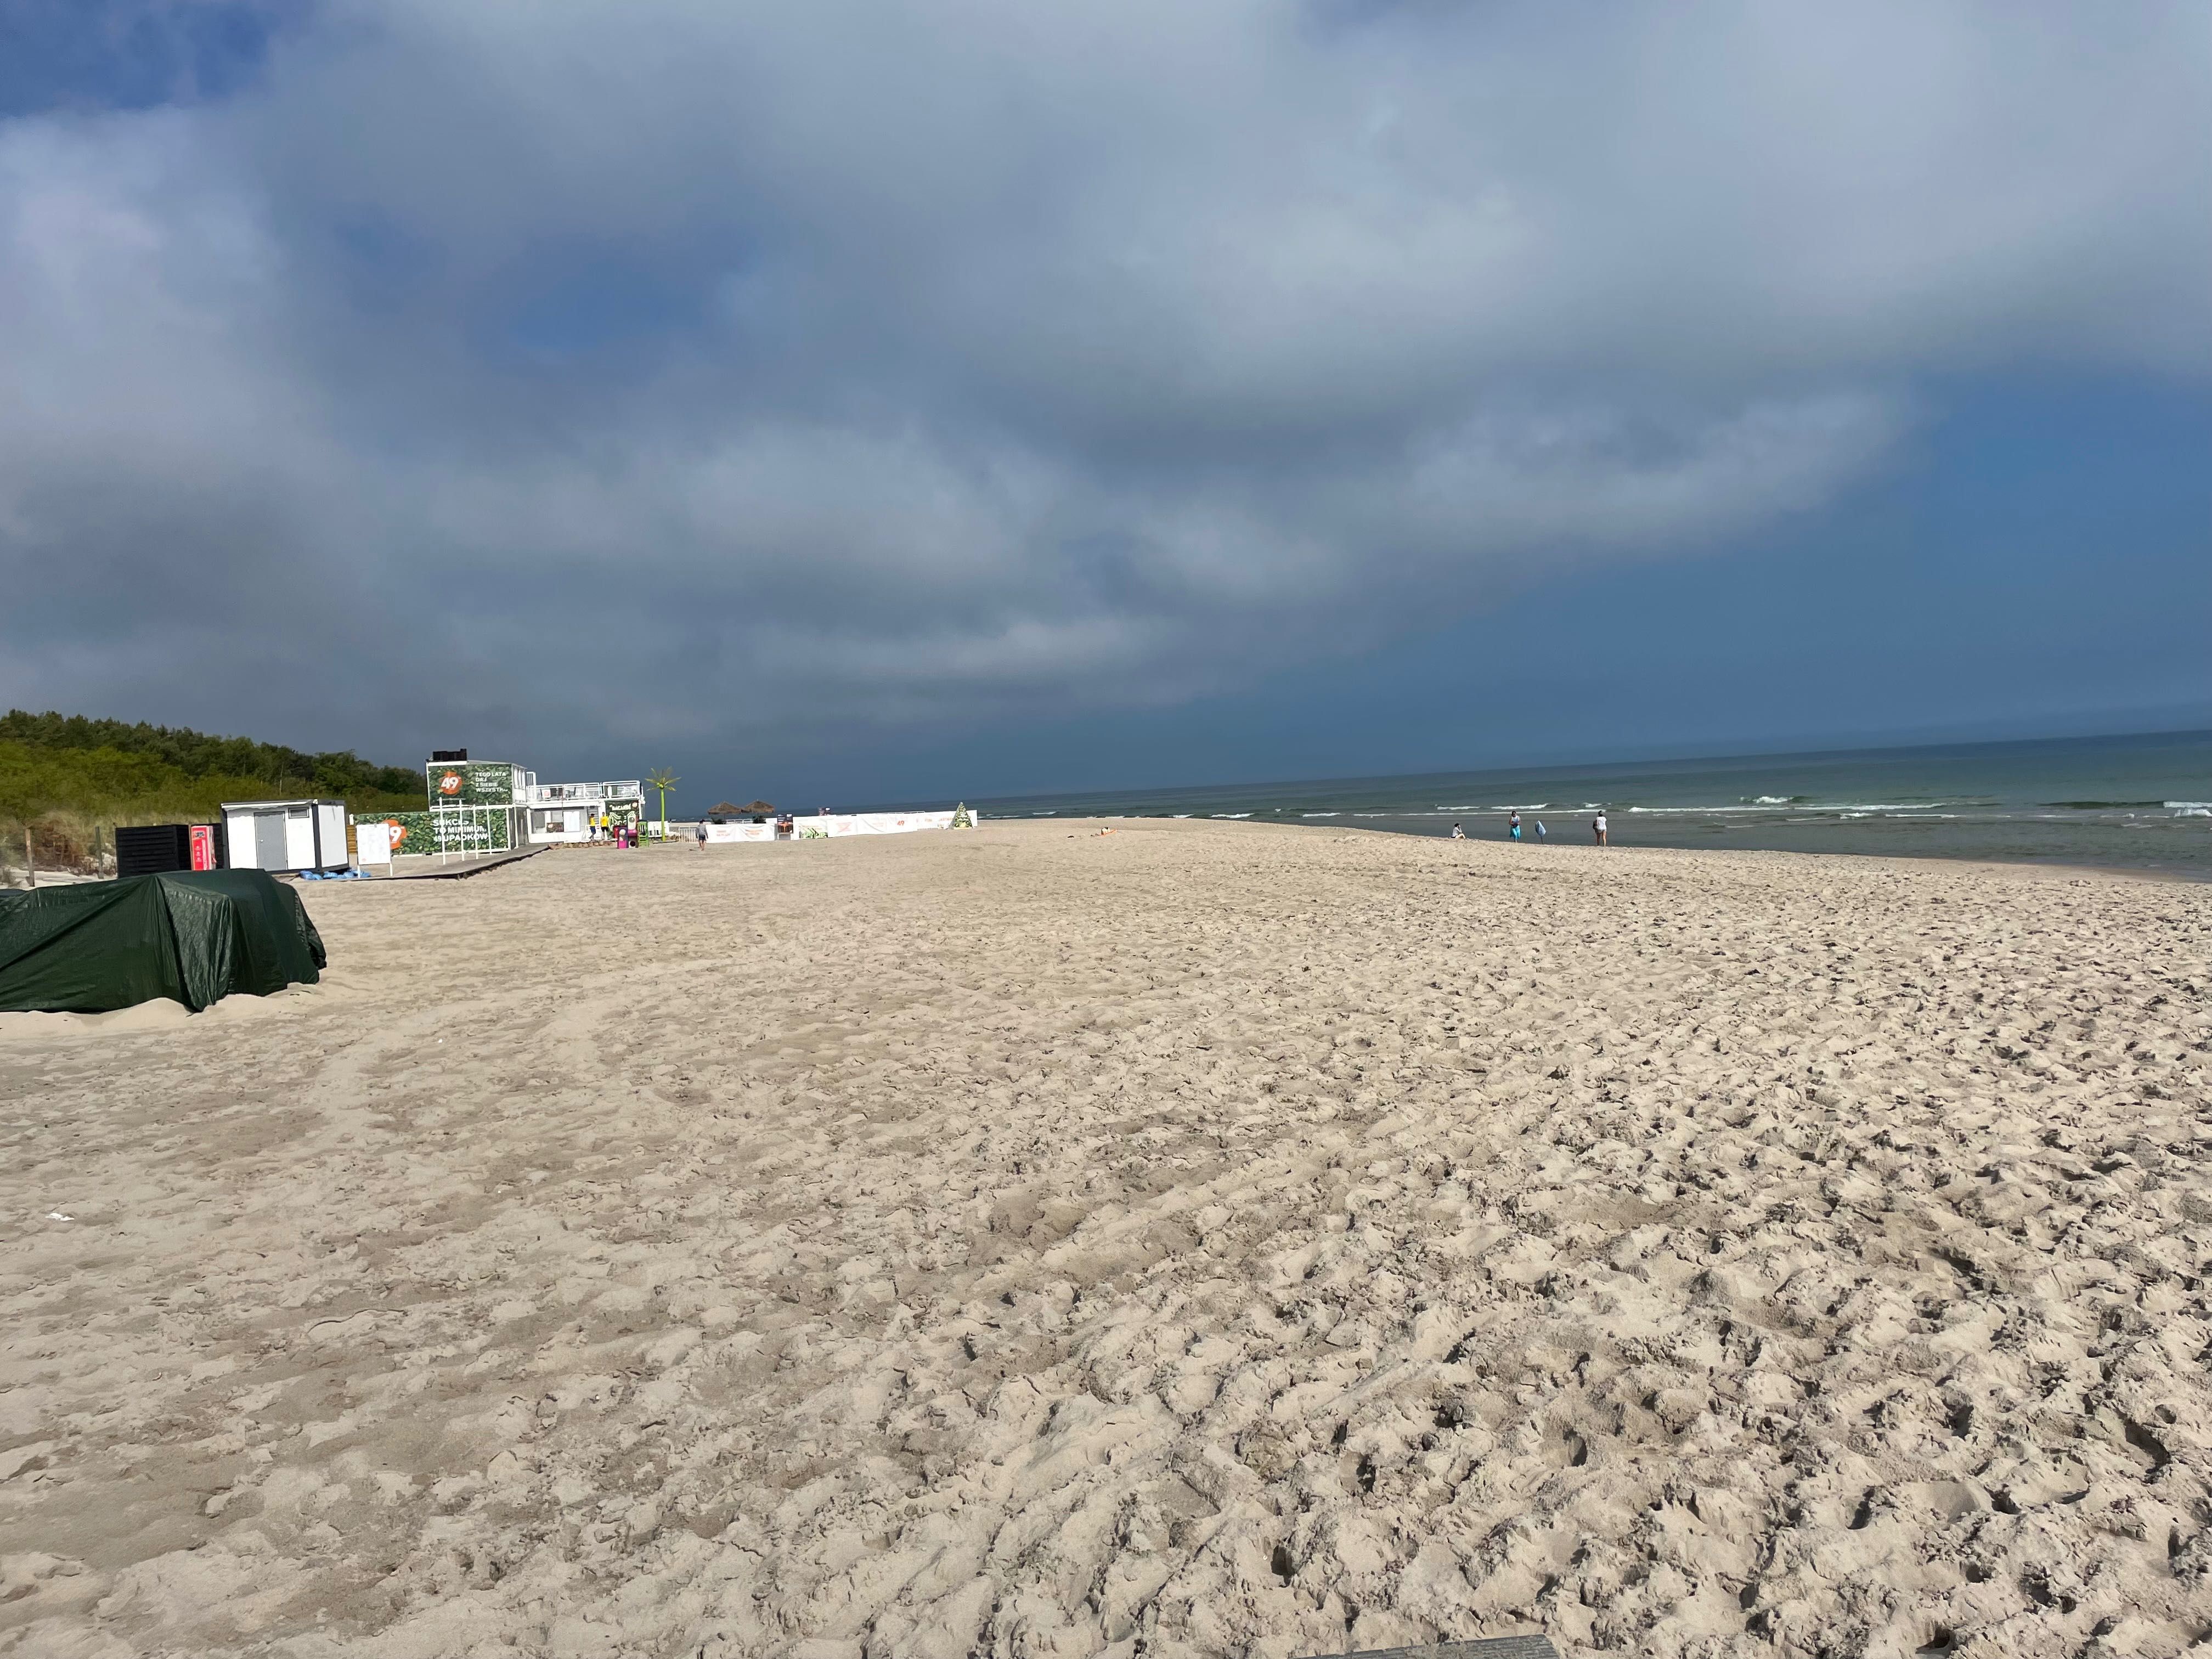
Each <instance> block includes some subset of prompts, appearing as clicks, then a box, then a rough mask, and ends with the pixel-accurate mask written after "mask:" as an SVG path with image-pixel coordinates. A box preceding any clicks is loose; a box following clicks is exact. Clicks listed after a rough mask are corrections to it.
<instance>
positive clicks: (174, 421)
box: [0, 0, 2212, 805]
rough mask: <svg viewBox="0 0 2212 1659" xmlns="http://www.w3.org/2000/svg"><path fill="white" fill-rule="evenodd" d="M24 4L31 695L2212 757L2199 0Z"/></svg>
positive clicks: (731, 731)
mask: <svg viewBox="0 0 2212 1659" xmlns="http://www.w3.org/2000/svg"><path fill="white" fill-rule="evenodd" d="M0 32H4V33H0V346H4V347H5V348H6V349H7V359H8V361H9V364H10V366H11V370H10V374H9V375H8V376H7V377H5V378H4V379H0V582H4V585H5V588H6V591H7V592H9V594H10V595H11V603H10V604H9V605H7V606H5V607H0V701H4V702H11V703H19V704H26V705H28V706H32V707H35V708H44V707H50V706H52V707H60V708H68V709H72V710H81V711H82V712H87V713H94V714H114V715H121V716H125V717H130V718H146V719H153V720H167V721H170V722H173V723H181V724H190V725H195V726H203V727H211V728H214V729H218V730H224V731H240V732H251V733H252V734H253V735H255V736H258V737H264V738H273V739H277V740H281V741H285V742H289V743H294V744H301V745H303V746H309V747H323V746H331V745H340V744H343V745H350V746H353V747H355V748H357V749H359V750H362V752H364V753H368V754H372V755H374V756H377V757H381V758H393V759H400V760H406V759H411V758H413V757H414V756H415V755H416V752H417V751H418V750H427V749H428V748H429V747H431V746H434V745H435V746H439V747H444V746H448V745H450V744H464V743H465V744H469V745H470V746H471V748H472V749H474V750H477V752H479V753H504V754H511V755H513V756H514V757H517V758H520V759H522V760H524V761H525V762H526V763H530V764H532V765H534V766H535V767H536V768H537V769H538V770H539V771H540V772H541V773H544V774H548V775H550V774H553V773H578V774H592V773H598V774H606V773H616V772H620V773H629V772H635V771H638V770H641V769H645V768H647V767H649V766H653V765H659V764H667V765H671V766H673V767H674V768H675V769H677V770H678V771H680V772H682V773H684V775H685V776H686V778H687V780H695V781H696V783H690V784H687V793H688V791H689V789H690V788H692V787H696V788H697V789H699V790H700V791H702V793H703V795H704V796H705V797H706V798H708V799H711V798H713V797H714V796H718V795H722V794H736V795H740V796H743V795H747V794H750V793H766V794H768V795H769V796H770V797H771V798H776V797H781V796H783V795H788V796H790V797H791V798H792V799H829V800H842V801H848V802H851V801H859V800H866V799H904V798H920V797H928V796H933V795H935V794H938V793H961V794H967V795H971V796H972V795H989V794H997V793H1015V792H1020V791H1025V790H1032V789H1062V788H1082V787H1117V786H1135V785H1142V784H1147V783H1167V782H1177V781H1188V782H1199V781H1226V780H1231V779H1261V778H1283V777H1292V776H1320V775H1349V774H1360V773H1376V772H1385V771H1393V770H1426V769H1449V768H1457V767H1474V766H1481V765H1486V764H1492V763H1516V762H1522V761H1545V760H1566V759H1571V758H1584V759H1594V758H1605V757H1630V756H1637V755H1648V754H1660V753H1665V754H1689V753H1699V752H1715V751H1724V750H1744V749H1753V748H1759V749H1788V748H1802V747H1813V746H1820V745H1823V744H1863V743H1870V742H1882V741H1889V740H1899V741H1908V740H1911V739H1913V738H1929V739H1931V740H1933V739H1939V738H1968V737H1984V736H2008V735H2021V736H2025V735H2035V734H2040V733H2046V732H2049V733H2057V732H2081V731H2093V730H2123V729H2141V728H2151V727H2170V726H2188V725H2207V724H2212V666H2208V664H2212V653H2207V652H2206V651H2205V650H2204V649H2203V644H2202V640H2201V635H2202V631H2203V622H2204V619H2205V618H2206V617H2208V616H2212V574H2208V573H2212V485H2208V483H2207V482H2206V477H2207V475H2208V474H2212V467H2208V466H2207V465H2205V461H2206V459H2207V457H2208V454H2212V443H2208V440H2212V282H2208V281H2207V280H2206V278H2207V276H2208V275H2212V215H2208V214H2207V213H2206V212H2205V211H2204V210H2203V203H2204V202H2205V201H2206V200H2208V199H2212V131H2208V127H2212V117H2208V115H2207V113H2206V112H2207V111H2208V109H2212V21H2208V14H2207V13H2206V12H2205V11H2204V10H2203V9H2202V8H2193V7H2192V8H2165V9H2142V10H2134V11H2129V12H2125V13H2121V14H2110V13H2106V14H2102V15H2098V16H2095V17H2092V16H2090V15H2087V14H2086V13H2084V12H2082V11H2081V10H2080V9H2076V8H2063V7H2049V8H2043V7H2036V6H2027V7H2021V6H2008V7H1995V6H1992V7H1988V8H1976V7H1972V6H1960V7H1955V8H1946V9H1928V8H1925V7H1913V6H1905V5H1899V6H1886V5H1880V4H1870V5H1868V6H1865V7H1859V8H1852V9H1849V10H1848V11H1832V12H1826V13H1818V14H1815V13H1811V12H1800V13H1784V12H1777V11H1775V10H1773V9H1771V8H1764V7H1755V6H1748V5H1747V6H1744V7H1741V8H1730V7H1726V6H1716V7H1712V8H1707V9H1700V10H1699V12H1698V13H1696V14H1694V15H1691V16H1687V17H1683V16H1676V17H1674V18H1671V19H1661V18H1659V17H1657V16H1656V14H1655V15H1650V16H1640V15H1598V14H1595V13H1579V12H1570V11H1566V10H1563V9H1548V8H1522V9H1511V8H1479V9H1477V8H1469V9H1452V8H1437V7H1431V6H1419V5H1406V6H1398V5H1389V4H1377V5H1366V6H1359V7H1350V8H1347V7H1344V6H1341V5H1332V4H1311V5H1305V6H1300V5H1296V4H1291V5H1285V4H1279V3H1271V4H1266V5H1262V4H1259V3H1256V0H1255V3H1251V4H1243V3H1225V4H1223V5H1221V6H1218V7H1214V8H1208V9H1205V10H1204V11H1202V12H1194V11H1193V10H1192V9H1188V8H1183V7H1176V6H1170V5H1166V4H1159V5H1150V4H1144V3H1127V0H1125V3H1121V4H1115V5H1106V4H1103V3H1102V4H1098V5H1095V6H1094V5H1091V4H1087V3H1070V4H1068V5H1066V6H1064V7H1059V8H1054V9H1048V10H1040V9H1036V8H1031V7H1019V6H1014V5H1012V4H999V3H988V0H973V3H969V4H964V5H957V6H953V7H950V8H946V7H933V8H929V9H920V8H915V7H911V6H907V5H900V4H892V3H855V4H854V5H852V6H849V7H845V8H838V9H826V8H812V9H804V10H796V9H788V8H781V9H775V8H765V7H749V6H744V5H735V4H729V3H723V0H715V3H706V0H698V3H692V0H641V3H637V4H633V5H629V6H625V7H622V8H604V7H602V8H586V7H580V6H550V7H545V6H529V7H526V6H518V5H513V4H508V3H504V0H482V3H470V0H438V3H430V0H390V3H383V4H379V5H374V6H369V5H365V4H364V5H353V4H340V5H329V4H323V5H286V6H276V5H270V4H234V3H229V0H161V3H135V4H134V3H121V0H118V3H107V4H96V5H95V4H76V3H69V4H64V3H60V0H21V3H19V4H17V5H15V6H13V7H10V8H8V9H7V11H6V15H5V18H4V20H0ZM693 804H695V805H696V804H698V803H696V802H695V803H693Z"/></svg>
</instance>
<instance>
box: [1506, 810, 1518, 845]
mask: <svg viewBox="0 0 2212 1659" xmlns="http://www.w3.org/2000/svg"><path fill="white" fill-rule="evenodd" d="M1505 836H1506V839H1507V840H1509V841H1518V840H1520V839H1521V814H1520V813H1519V812H1517V811H1516V812H1515V813H1514V815H1513V816H1512V817H1510V818H1508V819H1506V820H1505Z"/></svg>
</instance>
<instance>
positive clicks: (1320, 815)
mask: <svg viewBox="0 0 2212 1659" xmlns="http://www.w3.org/2000/svg"><path fill="white" fill-rule="evenodd" d="M1298 816H1299V817H1302V818H1336V817H1343V816H1344V814H1343V813H1341V812H1301V813H1299V814H1298Z"/></svg>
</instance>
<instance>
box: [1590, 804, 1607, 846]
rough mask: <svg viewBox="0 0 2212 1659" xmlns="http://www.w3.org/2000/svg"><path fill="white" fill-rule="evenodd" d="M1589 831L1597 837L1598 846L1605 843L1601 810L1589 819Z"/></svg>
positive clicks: (1603, 815) (1603, 818) (1603, 816)
mask: <svg viewBox="0 0 2212 1659" xmlns="http://www.w3.org/2000/svg"><path fill="white" fill-rule="evenodd" d="M1590 833H1591V834H1592V835H1593V836H1596V837H1597V844H1598V845H1599V846H1601V847H1602V846H1604V845H1605V814H1604V813H1603V812H1600V813H1599V814H1598V815H1597V816H1596V817H1594V818H1592V819H1591V820H1590Z"/></svg>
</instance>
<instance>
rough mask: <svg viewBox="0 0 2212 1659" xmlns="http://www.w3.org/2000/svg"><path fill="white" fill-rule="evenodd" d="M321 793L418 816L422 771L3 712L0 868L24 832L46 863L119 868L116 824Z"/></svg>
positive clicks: (184, 733) (181, 733) (13, 857)
mask: <svg viewBox="0 0 2212 1659" xmlns="http://www.w3.org/2000/svg"><path fill="white" fill-rule="evenodd" d="M289 796H319V797H324V798H326V799H343V800H344V801H345V803H346V805H347V806H348V807H349V809H350V810H352V811H357V812H379V811H410V810H415V811H419V810H420V809H421V808H422V805H424V795H423V787H422V773H421V772H419V771H417V770H416V769H413V768H410V767H398V766H377V765H374V764H373V763H369V762H367V761H363V760H362V759H360V758H359V757H356V756H355V755H353V754H352V753H350V752H349V751H343V750H339V751H335V752H331V753H326V754H319V755H311V754H307V753H306V752H304V751H302V750H295V749H287V748H283V747H282V746H281V745H278V744H263V743H257V742H255V741H253V740H252V738H214V737H209V736H207V735H206V734H205V733H203V732H193V731H190V730H187V729H185V728H181V727H169V726H145V725H137V726H131V725H125V723H124V722H122V721H119V720H88V719H86V718H84V717H83V716H82V715H64V714H52V713H49V714H27V713H26V712H25V711H23V710H21V709H11V710H9V712H8V714H5V715H4V716H0V866H13V867H14V869H15V870H16V871H20V870H21V866H22V863H23V857H24V837H25V835H26V834H28V835H29V836H30V839H31V843H32V845H33V848H35V851H36V857H37V860H38V867H39V868H40V869H41V870H65V871H73V872H79V873H85V874H90V873H94V872H97V871H98V870H99V869H100V868H103V867H112V856H113V851H114V831H115V829H116V827H117V826H118V825H119V824H132V823H213V822H214V821H215V820H216V817H217V814H218V811H219V809H220V807H221V805H222V802H224V801H226V800H255V799H270V798H272V797H276V798H283V797H289Z"/></svg>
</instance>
